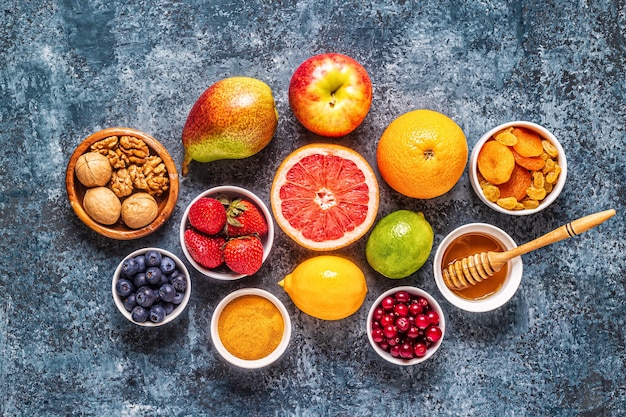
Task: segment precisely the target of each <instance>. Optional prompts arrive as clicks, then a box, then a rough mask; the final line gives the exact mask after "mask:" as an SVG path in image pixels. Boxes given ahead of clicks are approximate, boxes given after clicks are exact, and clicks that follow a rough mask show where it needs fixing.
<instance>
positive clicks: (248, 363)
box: [211, 288, 291, 369]
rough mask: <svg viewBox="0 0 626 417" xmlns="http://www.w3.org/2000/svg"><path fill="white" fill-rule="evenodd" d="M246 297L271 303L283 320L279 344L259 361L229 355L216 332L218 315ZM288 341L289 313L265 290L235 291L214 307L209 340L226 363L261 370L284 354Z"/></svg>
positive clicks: (289, 334)
mask: <svg viewBox="0 0 626 417" xmlns="http://www.w3.org/2000/svg"><path fill="white" fill-rule="evenodd" d="M246 295H256V296H259V297H263V298H265V299H267V300H269V301H271V302H272V303H273V304H274V306H276V308H277V309H278V311H279V312H280V314H281V316H282V318H283V323H284V331H283V337H282V339H281V340H280V343H279V344H278V346H277V347H276V349H274V351H272V352H271V353H270V354H269V355H268V356H266V357H264V358H261V359H256V360H246V359H241V358H238V357H237V356H234V355H233V354H231V353H230V352H229V351H228V350H226V348H225V347H224V344H223V343H222V341H221V340H220V336H219V332H218V322H219V318H220V314H222V311H223V310H224V307H226V306H227V305H228V304H229V303H230V302H231V301H233V300H235V299H236V298H238V297H242V296H246ZM290 339H291V319H290V317H289V313H288V312H287V309H286V308H285V306H284V305H283V303H281V301H280V300H279V299H278V298H276V297H275V296H274V295H272V294H271V293H269V292H267V291H265V290H262V289H259V288H243V289H240V290H236V291H234V292H232V293H230V294H229V295H227V296H226V297H224V298H223V299H222V301H220V303H219V304H218V305H217V307H215V310H214V311H213V316H212V317H211V340H212V342H213V346H215V349H216V350H217V352H218V353H219V354H220V356H222V357H223V358H224V359H225V360H226V361H228V362H230V363H231V364H233V365H235V366H238V367H240V368H245V369H257V368H263V367H265V366H268V365H270V364H272V363H273V362H275V361H276V360H278V358H280V357H281V355H282V354H283V353H284V352H285V350H287V346H288V345H289V341H290Z"/></svg>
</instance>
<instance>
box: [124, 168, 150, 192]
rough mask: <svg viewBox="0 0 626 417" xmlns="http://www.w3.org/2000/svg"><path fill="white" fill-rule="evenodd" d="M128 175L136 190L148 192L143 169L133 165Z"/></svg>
mask: <svg viewBox="0 0 626 417" xmlns="http://www.w3.org/2000/svg"><path fill="white" fill-rule="evenodd" d="M128 174H129V175H130V179H131V181H132V182H133V185H134V186H135V188H136V189H138V190H147V189H148V188H149V187H148V182H147V181H146V176H145V175H144V174H143V169H142V167H140V166H138V165H135V164H132V165H130V166H129V167H128Z"/></svg>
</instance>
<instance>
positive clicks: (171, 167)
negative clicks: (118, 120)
mask: <svg viewBox="0 0 626 417" xmlns="http://www.w3.org/2000/svg"><path fill="white" fill-rule="evenodd" d="M124 135H128V136H134V137H136V138H139V139H141V140H143V141H144V142H145V144H146V145H148V148H149V149H150V154H151V155H158V156H160V157H161V159H162V160H163V163H164V164H165V168H166V169H167V173H168V177H169V188H168V189H167V190H166V191H165V192H164V193H163V194H161V195H160V196H155V200H156V202H157V205H158V207H159V212H158V214H157V217H156V219H154V221H152V223H150V224H149V225H147V226H144V227H142V228H140V229H131V228H130V227H128V226H126V225H125V224H124V223H123V222H122V220H121V219H120V220H119V221H118V222H117V223H115V224H112V225H103V224H100V223H98V222H96V221H94V220H93V219H92V218H91V217H89V215H88V214H87V213H86V212H85V210H84V208H83V198H84V196H85V192H86V191H87V187H85V186H84V185H82V184H81V183H80V182H79V181H78V179H77V178H76V174H75V173H74V170H75V167H76V162H77V160H78V158H79V157H80V156H81V155H83V154H84V153H87V152H89V151H90V147H91V145H93V144H94V143H96V142H98V141H100V140H102V139H105V138H108V137H110V136H124ZM65 187H66V189H67V196H68V198H69V200H70V204H71V206H72V209H73V210H74V213H76V215H77V216H78V217H79V218H80V219H81V220H82V222H83V223H85V224H86V225H87V226H88V227H89V228H90V229H92V230H93V231H95V232H97V233H99V234H101V235H103V236H106V237H109V238H111V239H117V240H132V239H138V238H141V237H144V236H147V235H149V234H151V233H152V232H154V231H156V230H157V229H158V228H159V227H161V226H162V225H163V224H164V223H165V221H166V220H167V219H168V218H169V217H170V216H171V215H172V213H173V212H174V208H175V206H176V201H177V200H178V172H177V171H176V165H175V163H174V160H173V159H172V157H171V156H170V154H169V153H168V152H167V150H166V149H165V147H164V146H163V145H161V144H160V143H159V142H158V141H157V140H156V139H154V138H153V137H151V136H149V135H147V134H145V133H143V132H140V131H138V130H135V129H130V128H124V127H112V128H108V129H104V130H100V131H98V132H95V133H93V134H91V135H90V136H88V137H87V138H86V139H85V140H84V141H83V142H82V143H81V144H80V145H78V147H77V148H76V150H75V151H74V153H73V154H72V156H71V157H70V161H69V163H68V164H67V171H66V174H65Z"/></svg>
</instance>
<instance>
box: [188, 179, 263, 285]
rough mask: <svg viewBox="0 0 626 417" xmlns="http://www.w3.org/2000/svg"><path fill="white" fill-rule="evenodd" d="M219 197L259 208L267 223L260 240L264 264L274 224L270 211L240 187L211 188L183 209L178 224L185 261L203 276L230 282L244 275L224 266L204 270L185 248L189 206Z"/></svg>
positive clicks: (254, 196)
mask: <svg viewBox="0 0 626 417" xmlns="http://www.w3.org/2000/svg"><path fill="white" fill-rule="evenodd" d="M220 195H225V196H226V197H228V198H230V199H231V200H233V199H235V198H237V197H241V198H245V199H248V200H250V201H251V202H252V203H254V205H256V206H257V207H258V208H259V210H260V211H261V213H262V214H263V216H264V217H265V220H266V222H267V234H266V235H265V236H263V237H262V238H261V243H262V244H263V262H265V260H266V259H267V257H268V256H269V255H270V251H271V250H272V245H273V243H274V222H273V221H272V215H271V214H270V211H269V209H268V208H267V206H266V205H265V203H264V202H263V200H261V199H260V198H259V197H257V195H256V194H254V193H252V192H250V191H248V190H246V189H245V188H241V187H236V186H231V185H223V186H219V187H215V188H211V189H209V190H207V191H205V192H203V193H201V194H200V195H198V196H197V197H196V198H194V199H193V201H192V202H191V203H189V205H188V206H187V208H186V209H185V212H184V213H183V218H182V220H181V222H180V245H181V246H182V249H183V253H184V254H185V256H186V257H187V260H188V261H189V263H190V264H191V265H193V267H194V268H195V269H197V270H198V271H199V272H200V273H202V274H203V275H206V276H207V277H211V278H214V279H219V280H224V281H231V280H235V279H239V278H243V277H245V276H246V275H243V274H237V273H235V272H233V271H230V270H228V268H226V266H224V265H223V266H222V267H220V268H216V269H208V268H205V267H203V266H202V265H200V264H198V263H197V262H196V261H194V260H193V258H192V257H191V255H190V254H189V251H188V250H187V246H186V245H185V230H187V228H188V227H189V220H188V217H189V209H190V208H191V206H192V205H193V204H194V203H195V202H196V201H198V200H199V199H201V198H203V197H218V196H220Z"/></svg>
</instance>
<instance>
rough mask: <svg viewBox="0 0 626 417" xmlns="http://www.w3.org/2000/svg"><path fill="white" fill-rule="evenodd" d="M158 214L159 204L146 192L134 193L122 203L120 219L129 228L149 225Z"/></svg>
mask: <svg viewBox="0 0 626 417" xmlns="http://www.w3.org/2000/svg"><path fill="white" fill-rule="evenodd" d="M158 214H159V206H158V205H157V202H156V200H155V199H154V197H152V196H151V195H150V194H148V193H135V194H133V195H131V196H130V197H128V198H127V199H126V200H124V202H123V203H122V221H123V222H124V223H126V226H128V227H130V228H131V229H139V228H141V227H144V226H147V225H149V224H150V223H152V221H153V220H154V219H156V217H157V215H158Z"/></svg>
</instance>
